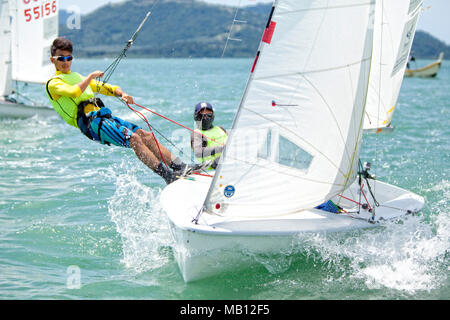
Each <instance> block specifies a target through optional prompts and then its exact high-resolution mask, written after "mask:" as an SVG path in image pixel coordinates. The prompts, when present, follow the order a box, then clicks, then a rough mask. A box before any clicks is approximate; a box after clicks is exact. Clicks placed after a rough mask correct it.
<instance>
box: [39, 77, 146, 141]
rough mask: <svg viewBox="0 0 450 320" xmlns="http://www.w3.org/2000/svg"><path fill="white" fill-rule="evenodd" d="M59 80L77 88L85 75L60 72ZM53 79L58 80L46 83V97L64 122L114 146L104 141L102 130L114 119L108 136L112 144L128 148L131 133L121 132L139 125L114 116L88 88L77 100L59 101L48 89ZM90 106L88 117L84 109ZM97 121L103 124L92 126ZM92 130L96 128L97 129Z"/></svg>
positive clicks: (87, 135)
mask: <svg viewBox="0 0 450 320" xmlns="http://www.w3.org/2000/svg"><path fill="white" fill-rule="evenodd" d="M56 78H59V79H61V80H63V81H64V82H65V83H67V84H69V85H75V84H78V83H80V82H81V81H83V78H82V76H81V75H80V74H78V73H76V72H71V73H69V74H63V73H61V74H59V75H57V76H56ZM53 79H55V78H52V79H50V80H49V81H47V86H46V89H47V95H48V98H49V100H50V103H51V104H52V106H53V108H54V109H55V110H56V112H58V114H59V115H60V116H61V117H62V118H63V119H64V121H66V122H67V123H68V124H70V125H72V126H74V127H76V128H78V129H80V131H81V132H82V133H83V134H84V135H85V136H86V137H88V138H89V139H91V140H93V141H98V142H100V143H102V144H106V145H111V142H109V141H105V140H104V139H102V135H101V131H102V129H103V126H104V124H105V120H107V119H112V120H113V121H114V122H115V125H114V126H111V121H108V127H109V128H108V130H105V131H108V135H109V136H110V137H111V139H112V140H113V141H115V143H114V144H117V145H122V146H126V147H128V146H129V141H128V140H129V138H130V137H131V133H129V132H122V131H123V130H120V129H121V128H122V126H124V127H125V128H126V130H128V129H130V130H131V132H134V131H136V130H137V129H138V128H139V127H138V126H136V125H133V124H129V123H126V122H125V121H123V120H121V119H119V118H116V117H113V116H112V112H111V110H110V109H108V108H106V107H105V105H104V103H103V101H102V100H101V99H100V98H96V97H94V92H93V91H92V89H91V88H90V87H89V86H88V87H87V88H86V90H85V91H84V92H83V93H82V94H81V95H80V96H79V97H77V98H70V97H66V96H61V97H60V98H59V99H57V100H54V99H53V97H52V95H51V93H50V90H49V83H50V81H51V80H53ZM89 105H90V106H91V109H93V111H91V112H89V113H88V114H86V112H85V110H86V107H87V106H89ZM98 118H99V119H100V121H95V124H96V125H95V126H92V125H91V124H93V122H94V120H95V119H98ZM93 127H95V130H94V128H93ZM116 127H117V128H116Z"/></svg>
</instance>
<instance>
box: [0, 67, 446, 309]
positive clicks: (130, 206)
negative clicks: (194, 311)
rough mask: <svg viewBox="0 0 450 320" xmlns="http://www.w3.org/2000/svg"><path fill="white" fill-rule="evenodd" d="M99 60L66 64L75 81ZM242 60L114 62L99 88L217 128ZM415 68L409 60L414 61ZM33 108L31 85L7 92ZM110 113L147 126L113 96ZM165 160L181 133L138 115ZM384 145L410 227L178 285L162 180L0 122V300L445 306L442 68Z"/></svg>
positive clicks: (344, 236)
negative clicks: (435, 302)
mask: <svg viewBox="0 0 450 320" xmlns="http://www.w3.org/2000/svg"><path fill="white" fill-rule="evenodd" d="M110 62H111V61H110V60H74V63H73V70H74V71H78V72H80V73H83V74H87V73H89V72H92V71H95V70H97V69H98V70H104V69H105V68H106V67H107V66H108V65H109V63H110ZM252 62H253V61H252V60H251V59H194V60H191V59H172V60H169V59H166V60H165V59H142V60H138V59H136V60H134V59H130V60H124V61H123V62H122V64H121V65H120V66H119V68H118V69H117V71H116V72H115V74H114V75H113V77H112V79H111V81H110V82H112V83H114V84H118V85H120V86H121V87H122V88H123V89H124V90H125V91H127V92H128V93H129V94H131V95H133V96H134V97H135V99H136V101H137V102H138V103H139V104H141V105H144V106H148V107H150V108H151V109H152V110H155V111H157V112H159V113H161V114H164V115H166V116H168V117H170V118H172V119H174V120H176V121H178V122H180V123H183V124H184V125H187V126H190V127H192V125H193V119H192V113H193V107H194V105H195V104H196V103H197V102H199V101H202V100H207V101H209V102H211V103H212V104H213V105H214V106H215V109H216V124H220V125H222V126H224V127H226V128H229V127H230V126H231V123H232V121H233V117H234V114H235V111H236V109H237V106H238V104H239V101H240V98H241V95H242V92H243V90H244V87H245V84H246V81H247V78H248V72H249V70H250V68H251V64H252ZM419 62H420V63H423V64H425V63H427V61H418V63H419ZM18 89H19V90H20V92H22V94H23V95H26V96H27V97H29V98H32V99H34V100H37V101H42V102H45V103H47V102H46V96H45V93H44V88H43V87H42V86H38V85H29V86H27V87H22V86H20V87H19V88H18ZM104 101H105V102H106V103H107V104H108V105H109V106H110V107H111V109H112V110H113V111H114V113H115V114H116V115H118V116H120V117H123V118H125V119H127V120H130V121H133V122H136V123H138V124H139V125H141V126H142V127H143V128H147V126H146V124H145V122H144V121H142V120H141V119H139V117H138V116H136V115H135V114H134V113H133V112H132V111H130V110H129V109H128V108H127V107H126V106H124V105H123V104H121V103H120V101H118V100H116V99H114V98H109V97H108V98H105V99H104ZM145 115H146V116H147V117H148V119H149V121H150V122H151V124H152V125H153V126H154V128H155V129H157V130H158V131H159V132H160V133H161V134H162V135H163V136H164V137H166V138H168V139H169V140H170V141H172V143H173V145H171V144H169V142H167V141H166V140H165V139H164V138H163V137H161V136H160V135H158V136H159V137H160V138H161V139H160V140H161V142H162V143H164V144H166V145H167V146H168V147H169V149H171V150H173V151H174V152H177V153H178V152H179V151H180V150H181V151H183V153H182V154H181V156H182V157H183V158H184V159H185V160H186V161H190V160H191V154H190V150H189V145H188V139H189V132H188V131H186V130H185V129H181V128H179V127H177V126H176V125H174V124H173V123H170V122H168V121H166V120H164V119H161V118H158V117H156V116H154V115H152V114H150V113H148V112H146V113H145ZM393 124H394V125H395V127H396V130H395V131H394V132H393V133H392V134H389V135H379V136H374V135H365V136H364V145H363V151H362V155H361V158H362V160H363V161H372V163H373V171H375V173H376V175H377V176H378V177H379V179H380V180H383V181H385V182H388V183H391V184H394V185H397V186H399V187H402V188H406V189H409V190H411V191H413V192H415V193H417V194H420V195H422V196H423V197H424V198H425V200H426V204H425V207H424V209H423V211H422V212H421V213H420V214H419V215H417V216H413V217H409V218H407V219H404V220H402V221H401V222H396V223H387V224H385V225H384V226H382V227H379V228H375V229H371V230H364V231H357V232H347V233H339V234H310V235H307V236H301V237H300V236H299V238H300V241H299V247H298V248H295V250H291V251H290V252H283V253H280V254H278V255H276V256H258V255H253V256H250V257H249V258H250V259H251V260H252V261H253V262H254V263H253V264H252V265H251V266H249V267H248V268H240V269H239V270H234V271H233V272H228V273H224V274H220V275H217V276H216V277H213V278H209V279H205V280H201V281H198V282H193V283H189V284H186V283H184V281H183V279H182V277H181V275H180V273H179V271H178V267H177V264H176V261H175V259H174V252H173V249H172V245H173V240H172V238H171V234H170V230H169V226H168V221H167V218H166V216H165V214H164V212H163V211H162V209H161V206H160V203H159V196H160V193H161V190H162V188H163V187H164V185H165V184H164V182H163V180H162V179H161V178H159V177H158V176H157V175H155V174H154V173H153V172H151V171H150V170H149V169H147V168H146V167H145V166H144V165H143V164H141V162H140V161H138V160H137V159H136V157H135V156H134V153H133V152H132V150H129V149H123V148H118V147H107V146H102V145H100V144H97V143H94V142H92V141H89V140H88V139H86V138H85V137H84V136H82V135H81V134H80V133H79V132H78V131H77V130H76V129H74V128H72V127H70V126H68V125H66V124H65V123H64V122H63V121H62V120H61V119H59V118H58V117H56V116H55V117H52V118H42V117H34V118H32V119H0V299H171V300H173V299H242V300H245V299H294V300H295V299H355V300H356V299H449V298H450V280H449V273H450V263H449V248H450V246H449V243H450V241H449V236H450V201H449V200H450V178H449V176H448V175H449V169H450V64H448V63H446V61H445V62H444V64H443V68H442V69H441V71H440V73H439V76H438V77H437V78H434V79H405V80H404V82H403V87H402V90H401V94H400V98H399V103H398V106H397V109H396V113H395V116H394V121H393Z"/></svg>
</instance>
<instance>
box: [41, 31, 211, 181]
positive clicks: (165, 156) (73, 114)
mask: <svg viewBox="0 0 450 320" xmlns="http://www.w3.org/2000/svg"><path fill="white" fill-rule="evenodd" d="M72 52H73V45H72V42H71V41H70V40H68V39H66V38H62V37H60V38H56V39H55V40H54V41H53V44H52V47H51V55H52V57H51V58H50V60H51V62H52V63H53V64H54V65H55V68H56V76H54V77H52V78H51V79H50V80H48V81H47V85H46V93H47V96H48V98H49V100H50V103H51V105H52V106H53V108H54V109H55V110H56V112H57V113H58V114H59V115H60V116H61V117H62V118H63V120H64V121H65V122H67V123H68V124H69V125H71V126H73V127H75V128H78V129H79V130H80V131H81V132H82V133H83V134H84V135H85V136H87V137H88V138H89V139H91V140H94V141H97V142H100V143H102V144H106V145H116V146H121V147H125V148H131V149H133V151H134V152H135V154H136V156H137V157H138V158H139V160H141V161H142V162H143V163H144V164H145V165H146V166H147V167H149V168H150V169H152V170H153V171H154V172H155V173H157V174H158V175H160V176H161V177H162V178H163V179H164V180H165V181H166V183H168V184H169V183H171V182H173V181H175V180H176V179H177V178H179V177H180V176H183V175H186V174H188V173H191V172H192V171H197V170H201V169H203V166H202V165H187V164H185V163H183V162H182V161H181V160H180V158H178V157H176V156H174V155H173V154H172V153H171V152H170V151H169V150H167V149H166V148H165V147H164V146H163V145H161V144H159V143H158V142H157V141H156V140H155V138H154V137H153V135H152V134H151V133H149V132H147V131H145V130H143V129H142V128H140V127H139V126H137V125H135V124H133V123H130V122H128V121H125V120H123V119H120V118H118V117H115V116H113V115H112V112H111V110H110V109H108V108H106V107H105V106H104V105H103V102H102V101H101V100H100V99H98V98H95V95H94V92H97V93H100V94H103V95H108V96H116V97H120V98H121V99H122V100H123V101H125V102H126V103H128V104H134V100H133V97H131V96H130V95H128V94H127V93H125V92H124V91H123V90H122V89H121V88H120V87H118V86H113V85H110V84H104V83H103V82H101V81H97V80H95V79H96V78H101V77H103V72H101V71H95V72H92V73H91V74H89V75H88V76H87V77H84V76H82V75H80V74H79V73H76V72H72V71H71V65H72V59H73V57H72ZM164 162H165V163H164ZM166 164H167V166H166Z"/></svg>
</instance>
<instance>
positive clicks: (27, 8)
mask: <svg viewBox="0 0 450 320" xmlns="http://www.w3.org/2000/svg"><path fill="white" fill-rule="evenodd" d="M9 3H10V12H11V17H12V78H13V80H16V81H23V82H34V83H45V82H46V81H47V80H48V79H49V78H50V77H51V76H52V75H53V74H54V72H55V71H54V67H53V66H52V64H51V63H50V47H51V44H52V42H53V40H54V39H55V38H56V37H57V36H58V10H59V1H58V0H32V1H28V0H10V1H9Z"/></svg>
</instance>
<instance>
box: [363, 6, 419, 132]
mask: <svg viewBox="0 0 450 320" xmlns="http://www.w3.org/2000/svg"><path fill="white" fill-rule="evenodd" d="M421 7H422V0H395V1H387V0H377V3H376V10H375V11H376V14H375V28H374V47H373V57H372V68H371V72H370V81H369V84H370V85H369V95H368V98H367V105H366V114H365V120H364V129H365V130H367V131H375V132H381V131H382V130H383V128H386V127H388V126H389V125H390V124H391V121H392V117H393V116H394V110H395V106H396V104H397V100H398V96H399V93H400V88H401V85H402V82H403V76H404V72H405V68H406V64H407V62H408V58H409V54H410V51H411V46H412V43H413V39H414V34H415V32H416V26H417V21H418V18H419V14H420V11H421Z"/></svg>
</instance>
